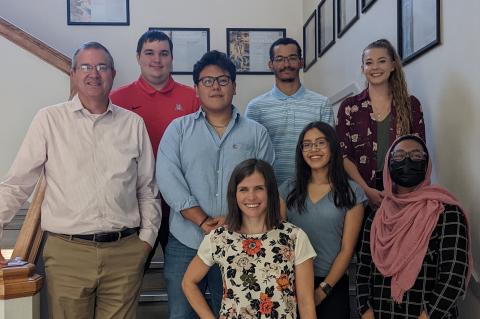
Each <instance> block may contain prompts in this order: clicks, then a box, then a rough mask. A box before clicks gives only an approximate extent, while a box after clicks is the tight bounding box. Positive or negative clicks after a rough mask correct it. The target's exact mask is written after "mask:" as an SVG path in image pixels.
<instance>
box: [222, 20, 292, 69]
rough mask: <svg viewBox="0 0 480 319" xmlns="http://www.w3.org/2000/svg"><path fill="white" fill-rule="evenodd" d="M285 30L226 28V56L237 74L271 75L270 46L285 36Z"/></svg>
mask: <svg viewBox="0 0 480 319" xmlns="http://www.w3.org/2000/svg"><path fill="white" fill-rule="evenodd" d="M286 33H287V30H286V29H258V28H227V55H228V57H229V58H230V59H231V60H232V62H233V63H234V64H235V66H236V68H237V73H238V74H272V72H271V71H270V70H269V68H268V61H269V60H270V53H269V52H270V46H271V45H272V43H273V42H275V41H276V40H277V39H279V38H284V37H285V36H286Z"/></svg>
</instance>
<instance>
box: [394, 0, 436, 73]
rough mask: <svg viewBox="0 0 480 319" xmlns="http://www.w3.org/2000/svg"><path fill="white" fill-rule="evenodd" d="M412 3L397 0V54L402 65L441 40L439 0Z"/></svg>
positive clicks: (405, 0)
mask: <svg viewBox="0 0 480 319" xmlns="http://www.w3.org/2000/svg"><path fill="white" fill-rule="evenodd" d="M413 3H414V2H413V0H397V13H398V17H397V24H398V27H397V40H398V43H397V44H398V54H399V55H400V58H401V59H402V63H403V64H404V65H406V64H408V63H410V62H412V61H414V60H415V59H417V58H419V57H420V56H422V55H423V54H425V53H426V52H427V51H429V50H431V49H432V48H434V47H436V46H437V45H439V44H440V42H441V40H440V36H441V35H440V9H441V8H440V0H422V1H415V6H414V5H413ZM419 17H421V18H419ZM414 19H415V23H414Z"/></svg>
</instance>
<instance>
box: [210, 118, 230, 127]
mask: <svg viewBox="0 0 480 319" xmlns="http://www.w3.org/2000/svg"><path fill="white" fill-rule="evenodd" d="M207 122H208V124H210V125H211V126H213V127H214V128H226V127H227V126H228V123H230V119H228V121H227V123H224V124H213V123H212V122H210V120H209V119H208V118H207Z"/></svg>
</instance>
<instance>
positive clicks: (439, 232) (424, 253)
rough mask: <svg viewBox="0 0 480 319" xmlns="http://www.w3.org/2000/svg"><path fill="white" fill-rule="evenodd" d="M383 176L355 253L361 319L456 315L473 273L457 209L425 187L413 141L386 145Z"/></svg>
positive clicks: (422, 160)
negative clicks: (378, 199)
mask: <svg viewBox="0 0 480 319" xmlns="http://www.w3.org/2000/svg"><path fill="white" fill-rule="evenodd" d="M383 172H384V173H383V178H384V184H385V190H384V192H385V198H384V199H383V201H382V204H381V206H380V208H379V209H378V210H377V212H376V213H375V216H374V217H373V216H372V215H371V216H369V217H368V218H367V221H366V224H365V230H364V234H363V239H362V244H361V250H360V254H359V256H360V258H359V264H358V269H357V302H358V307H359V312H360V314H361V315H362V319H373V318H376V319H382V318H389V319H391V318H393V319H395V318H402V319H403V318H419V319H427V318H431V319H435V318H449V319H450V318H457V317H458V310H457V305H456V300H457V299H458V298H459V297H460V296H461V295H462V294H464V293H465V290H466V287H467V283H468V278H469V277H470V271H471V269H472V265H471V262H472V255H471V251H470V244H469V231H468V224H467V218H466V215H465V213H464V210H463V208H462V207H461V205H460V203H458V201H457V200H456V199H455V197H454V196H453V195H451V194H450V193H449V192H448V191H447V190H446V189H444V188H442V187H439V186H436V185H431V184H430V174H431V161H430V159H429V156H428V151H427V148H426V146H425V143H424V142H423V140H422V139H420V138H419V137H417V136H413V135H406V136H402V137H400V138H399V139H397V140H396V141H395V142H394V143H393V144H392V147H391V148H390V152H389V153H388V156H387V159H386V161H385V167H384V171H383Z"/></svg>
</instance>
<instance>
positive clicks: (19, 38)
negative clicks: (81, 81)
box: [0, 17, 75, 97]
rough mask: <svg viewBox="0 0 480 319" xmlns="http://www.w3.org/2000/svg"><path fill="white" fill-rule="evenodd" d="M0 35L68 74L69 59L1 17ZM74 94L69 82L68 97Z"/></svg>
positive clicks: (70, 62)
mask: <svg viewBox="0 0 480 319" xmlns="http://www.w3.org/2000/svg"><path fill="white" fill-rule="evenodd" d="M0 35H2V36H3V37H5V38H6V39H8V40H10V41H11V42H13V43H15V44H16V45H18V46H19V47H22V48H24V49H25V50H27V51H28V52H30V53H32V54H33V55H36V56H37V57H39V58H40V59H42V60H43V61H45V62H47V63H48V64H50V65H52V66H54V67H56V68H57V69H59V70H60V71H62V72H63V73H65V74H70V66H71V65H72V60H71V59H70V58H69V57H67V56H65V55H64V54H62V53H60V52H59V51H57V50H55V49H53V48H51V47H50V46H48V45H47V44H45V43H44V42H42V41H40V40H38V39H37V38H35V37H33V36H32V35H30V34H28V33H27V32H25V31H23V30H22V29H20V28H19V27H17V26H15V25H13V24H12V23H11V22H9V21H7V20H5V19H4V18H2V17H0ZM74 93H75V89H74V88H73V85H72V83H71V82H70V97H72V96H73V95H74Z"/></svg>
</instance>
